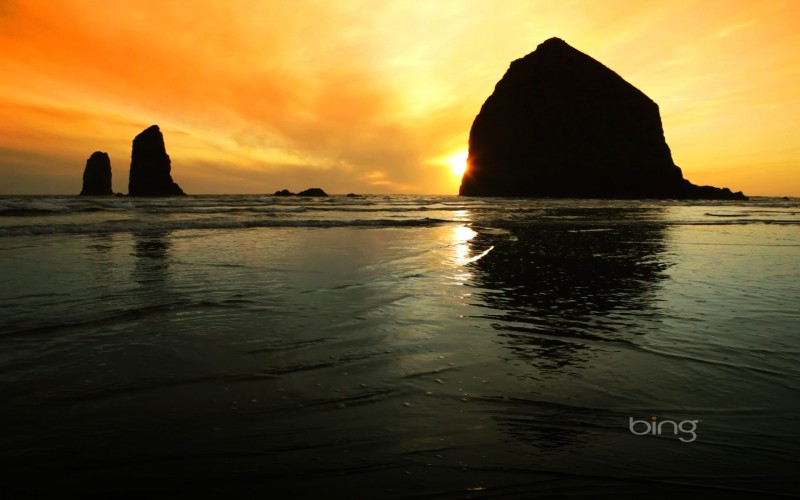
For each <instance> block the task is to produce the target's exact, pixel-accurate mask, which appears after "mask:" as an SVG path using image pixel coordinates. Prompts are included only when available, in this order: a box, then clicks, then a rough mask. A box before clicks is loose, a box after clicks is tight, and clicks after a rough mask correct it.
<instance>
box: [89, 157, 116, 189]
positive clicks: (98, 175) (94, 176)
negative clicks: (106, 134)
mask: <svg viewBox="0 0 800 500" xmlns="http://www.w3.org/2000/svg"><path fill="white" fill-rule="evenodd" d="M113 194H114V191H112V189H111V159H110V158H109V157H108V153H103V152H102V151H95V152H94V153H92V156H90V157H89V159H88V160H86V168H84V170H83V188H81V196H110V195H113Z"/></svg>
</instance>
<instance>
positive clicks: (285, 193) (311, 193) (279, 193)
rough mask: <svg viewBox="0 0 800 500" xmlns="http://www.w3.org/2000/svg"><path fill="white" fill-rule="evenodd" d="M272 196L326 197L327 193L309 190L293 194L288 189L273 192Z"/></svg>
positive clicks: (314, 189) (313, 189) (317, 189)
mask: <svg viewBox="0 0 800 500" xmlns="http://www.w3.org/2000/svg"><path fill="white" fill-rule="evenodd" d="M272 196H328V193H326V192H325V191H323V190H322V189H320V188H309V189H306V190H305V191H300V192H299V193H293V192H291V191H289V190H288V189H281V190H280V191H275V193H274V194H273V195H272Z"/></svg>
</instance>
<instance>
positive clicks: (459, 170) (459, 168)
mask: <svg viewBox="0 0 800 500" xmlns="http://www.w3.org/2000/svg"><path fill="white" fill-rule="evenodd" d="M467 156H468V153H467V152H466V151H459V152H458V153H456V154H454V155H453V156H451V157H449V158H448V159H447V163H448V164H449V165H450V170H452V171H453V175H455V176H458V177H462V176H463V175H464V171H465V170H467Z"/></svg>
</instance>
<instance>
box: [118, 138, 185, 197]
mask: <svg viewBox="0 0 800 500" xmlns="http://www.w3.org/2000/svg"><path fill="white" fill-rule="evenodd" d="M171 169H172V167H171V162H170V159H169V155H168V154H167V150H166V147H165V146H164V136H163V135H162V134H161V130H159V128H158V125H153V126H152V127H150V128H148V129H146V130H144V131H143V132H142V133H140V134H139V135H137V136H136V137H135V138H134V139H133V151H132V152H131V172H130V178H129V181H128V194H129V195H130V196H181V195H184V194H185V193H184V192H183V190H182V189H181V188H180V187H179V186H178V185H177V184H176V183H175V182H173V181H172V176H171V175H170V170H171Z"/></svg>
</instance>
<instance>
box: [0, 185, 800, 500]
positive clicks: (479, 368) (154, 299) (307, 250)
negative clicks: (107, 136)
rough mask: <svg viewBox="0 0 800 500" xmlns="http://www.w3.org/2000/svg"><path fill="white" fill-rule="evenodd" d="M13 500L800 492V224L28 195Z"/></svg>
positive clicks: (738, 215) (10, 234) (674, 207)
mask: <svg viewBox="0 0 800 500" xmlns="http://www.w3.org/2000/svg"><path fill="white" fill-rule="evenodd" d="M0 280H2V281H1V283H2V287H0V346H1V347H0V383H1V384H2V385H0V401H2V405H0V426H2V427H1V428H2V433H0V465H1V466H2V470H3V474H4V476H5V477H6V478H10V480H8V481H7V482H6V484H5V486H4V489H5V490H6V491H7V492H10V494H11V495H12V497H18V496H21V497H38V496H40V495H49V496H50V497H54V498H87V497H94V498H118V497H130V498H151V497H158V498H183V497H187V496H189V497H191V496H198V497H199V496H208V495H211V496H217V497H219V498H243V497H257V498H268V497H275V498H277V497H295V498H304V497H309V498H310V497H329V498H330V497H336V498H407V497H411V496H420V497H434V498H464V497H475V498H479V497H482V496H491V497H503V498H536V497H558V496H565V497H594V498H645V497H647V498H659V497H662V496H663V497H665V498H668V497H674V496H675V495H681V494H690V493H693V494H697V493H699V494H702V495H703V496H704V497H705V498H740V497H741V498H747V497H754V498H761V497H764V496H767V495H773V494H774V495H789V496H792V495H796V494H797V492H798V491H799V489H798V486H800V485H799V484H798V481H797V479H796V471H797V470H800V463H798V462H800V460H799V459H798V457H800V439H798V429H800V398H798V395H799V394H800V393H799V391H798V390H799V389H800V379H798V375H800V365H798V359H799V358H800V308H799V307H798V306H800V203H798V202H797V200H782V199H773V198H756V199H753V200H751V201H748V202H677V201H604V200H521V199H493V198H486V199H474V198H459V197H453V196H363V197H344V196H333V197H330V198H296V197H293V198H275V197H271V196H255V195H253V196H244V195H241V196H189V197H181V198H166V199H142V198H127V197H124V198H112V197H109V198H78V197H0Z"/></svg>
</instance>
